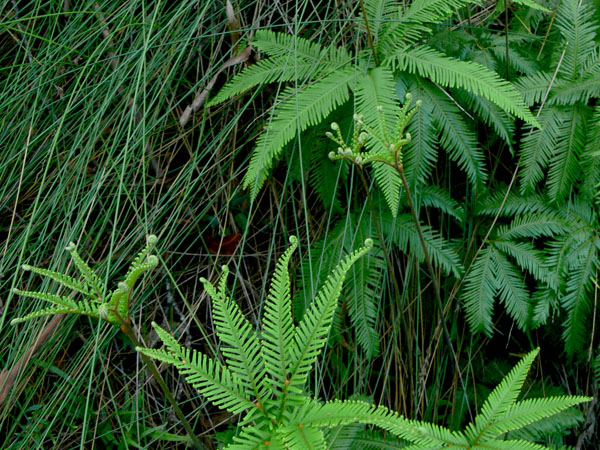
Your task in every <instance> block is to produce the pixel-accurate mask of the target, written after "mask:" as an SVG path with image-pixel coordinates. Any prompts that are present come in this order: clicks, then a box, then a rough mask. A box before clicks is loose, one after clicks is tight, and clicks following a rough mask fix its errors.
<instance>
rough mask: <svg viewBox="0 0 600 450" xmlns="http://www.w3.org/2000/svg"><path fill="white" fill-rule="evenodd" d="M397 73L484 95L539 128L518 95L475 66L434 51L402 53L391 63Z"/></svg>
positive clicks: (492, 75) (405, 51)
mask: <svg viewBox="0 0 600 450" xmlns="http://www.w3.org/2000/svg"><path fill="white" fill-rule="evenodd" d="M386 62H387V63H388V64H391V65H392V67H394V70H408V71H409V72H411V73H416V74H418V75H420V76H422V77H427V78H430V79H431V80H432V81H433V82H435V83H439V84H441V85H443V86H448V87H451V88H455V87H459V88H463V89H466V90H468V91H471V92H473V93H474V94H476V95H483V96H484V97H486V98H487V99H489V100H490V101H492V102H494V103H495V104H496V105H498V106H499V107H500V108H502V109H503V110H505V111H507V112H508V113H510V114H513V115H515V116H516V117H519V118H520V119H523V120H524V121H525V122H527V123H529V124H531V125H533V126H535V127H539V126H540V124H539V123H538V121H537V120H536V118H535V117H533V115H532V114H531V111H529V109H528V108H527V107H526V106H525V102H524V101H523V98H522V97H521V95H520V94H519V92H518V91H517V90H516V89H515V88H514V87H513V86H512V85H511V84H510V83H508V82H507V81H505V80H502V79H501V78H500V77H499V76H498V75H497V74H496V73H495V72H492V71H491V70H488V69H486V68H485V67H483V66H482V65H480V64H478V63H474V62H467V61H460V60H456V59H450V58H448V57H446V56H445V55H443V54H442V53H439V52H437V51H435V50H433V49H431V48H428V47H426V46H420V47H418V48H416V49H411V50H408V49H403V50H401V51H398V52H397V53H395V54H394V55H393V56H392V57H391V58H390V59H389V60H388V61H386Z"/></svg>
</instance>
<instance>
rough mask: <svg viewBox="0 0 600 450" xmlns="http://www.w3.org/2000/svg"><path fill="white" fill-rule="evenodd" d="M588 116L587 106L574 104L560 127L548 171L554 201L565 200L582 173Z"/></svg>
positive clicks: (550, 193)
mask: <svg viewBox="0 0 600 450" xmlns="http://www.w3.org/2000/svg"><path fill="white" fill-rule="evenodd" d="M588 116H589V110H588V108H587V107H585V106H583V105H573V107H572V108H570V109H569V111H568V113H567V114H566V118H565V119H566V120H565V121H564V122H562V123H561V125H560V127H559V129H558V133H559V134H558V138H557V139H556V145H555V148H554V152H553V155H552V159H551V160H550V170H549V171H548V193H549V196H550V198H551V199H552V200H554V201H561V200H564V199H565V197H566V196H568V195H569V194H570V193H571V190H572V188H573V184H574V183H575V181H576V180H577V178H578V175H579V174H580V173H581V166H580V164H579V159H580V156H581V153H582V152H583V148H584V145H585V135H586V131H587V130H586V124H587V118H588Z"/></svg>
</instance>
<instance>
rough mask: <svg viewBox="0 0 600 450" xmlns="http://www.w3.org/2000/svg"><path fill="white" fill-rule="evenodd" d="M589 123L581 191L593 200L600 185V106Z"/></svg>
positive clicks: (584, 195)
mask: <svg viewBox="0 0 600 450" xmlns="http://www.w3.org/2000/svg"><path fill="white" fill-rule="evenodd" d="M588 123H589V128H588V130H587V133H586V134H587V135H588V138H587V143H586V146H585V148H584V150H583V155H582V157H581V167H582V169H583V173H582V177H581V178H582V180H581V186H580V188H579V190H580V193H581V194H582V197H583V198H586V199H590V200H591V199H595V198H596V197H597V195H598V184H599V183H600V105H597V106H596V108H595V109H594V114H593V115H592V118H591V119H590V120H589V121H588Z"/></svg>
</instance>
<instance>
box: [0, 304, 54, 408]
mask: <svg viewBox="0 0 600 450" xmlns="http://www.w3.org/2000/svg"><path fill="white" fill-rule="evenodd" d="M63 317H64V314H58V315H56V316H54V317H53V318H52V320H51V321H50V323H49V324H48V325H46V327H45V328H44V329H43V330H42V331H41V332H40V334H38V337H37V338H36V339H35V341H34V343H33V345H32V346H31V347H29V348H28V349H27V351H26V352H25V353H24V354H23V356H21V357H20V358H19V360H18V361H17V363H16V364H15V365H14V366H13V367H12V369H10V370H9V369H4V370H3V371H2V372H0V405H2V404H4V401H5V400H6V398H7V397H8V393H9V392H10V389H11V388H12V387H13V385H14V384H15V380H16V379H17V375H18V374H19V373H21V372H22V370H23V369H25V366H27V363H28V362H29V360H30V359H31V357H32V356H33V355H34V353H36V352H37V351H38V350H39V349H40V347H41V346H42V344H43V343H44V342H46V341H47V340H48V339H49V338H50V337H51V336H52V334H53V333H54V330H55V329H56V327H57V326H58V324H59V323H60V321H61V320H62V318H63Z"/></svg>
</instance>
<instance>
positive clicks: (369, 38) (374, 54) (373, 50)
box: [359, 0, 379, 66]
mask: <svg viewBox="0 0 600 450" xmlns="http://www.w3.org/2000/svg"><path fill="white" fill-rule="evenodd" d="M359 1H360V9H361V10H362V15H363V19H364V21H365V28H366V29H367V41H369V47H371V52H373V59H374V60H375V65H376V66H378V65H379V59H378V58H377V52H376V51H375V45H373V35H372V34H371V28H370V27H369V19H367V11H366V9H365V3H364V1H363V0H359Z"/></svg>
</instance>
